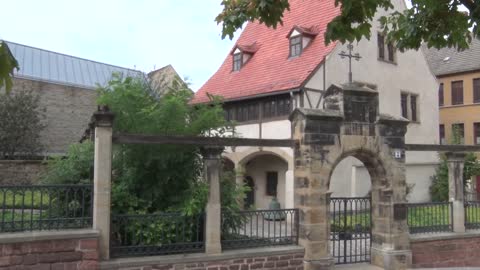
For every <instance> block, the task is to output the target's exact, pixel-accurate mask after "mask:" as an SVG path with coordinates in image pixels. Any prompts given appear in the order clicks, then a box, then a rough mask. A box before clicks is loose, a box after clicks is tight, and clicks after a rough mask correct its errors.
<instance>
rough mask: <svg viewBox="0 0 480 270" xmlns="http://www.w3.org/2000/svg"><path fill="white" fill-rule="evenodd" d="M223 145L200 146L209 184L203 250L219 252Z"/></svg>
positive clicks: (220, 248) (220, 247)
mask: <svg viewBox="0 0 480 270" xmlns="http://www.w3.org/2000/svg"><path fill="white" fill-rule="evenodd" d="M223 150H224V147H223V146H206V147H202V148H201V152H202V156H203V162H204V175H205V179H207V181H208V184H209V193H208V203H207V207H206V209H205V213H206V222H205V252H206V253H207V254H219V253H221V252H222V244H221V238H220V237H221V218H222V216H221V203H220V174H221V171H222V161H221V154H222V152H223Z"/></svg>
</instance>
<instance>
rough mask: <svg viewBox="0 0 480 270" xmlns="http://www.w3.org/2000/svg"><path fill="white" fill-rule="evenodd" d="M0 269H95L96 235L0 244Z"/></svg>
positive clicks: (96, 259)
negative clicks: (93, 236) (86, 237)
mask: <svg viewBox="0 0 480 270" xmlns="http://www.w3.org/2000/svg"><path fill="white" fill-rule="evenodd" d="M0 251H1V256H0V269H2V270H3V269H26V270H29V269H32V270H33V269H35V270H43V269H45V270H57V269H58V270H70V269H71V270H80V269H81V270H93V269H97V268H98V267H97V261H98V239H96V238H89V239H72V240H70V239H69V240H47V241H34V242H23V243H12V244H1V245H0Z"/></svg>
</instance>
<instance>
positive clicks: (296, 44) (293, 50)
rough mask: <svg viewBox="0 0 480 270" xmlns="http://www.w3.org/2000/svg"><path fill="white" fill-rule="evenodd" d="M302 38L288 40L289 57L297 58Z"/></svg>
mask: <svg viewBox="0 0 480 270" xmlns="http://www.w3.org/2000/svg"><path fill="white" fill-rule="evenodd" d="M302 49H303V46H302V36H296V37H291V38H290V57H295V56H299V55H300V54H301V53H302Z"/></svg>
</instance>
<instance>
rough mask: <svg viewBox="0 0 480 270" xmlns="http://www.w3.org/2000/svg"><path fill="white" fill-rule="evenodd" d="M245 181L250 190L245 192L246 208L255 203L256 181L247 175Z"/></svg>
mask: <svg viewBox="0 0 480 270" xmlns="http://www.w3.org/2000/svg"><path fill="white" fill-rule="evenodd" d="M244 183H245V186H247V187H248V191H247V192H246V193H245V201H244V205H245V209H249V208H250V207H252V206H253V205H254V204H255V183H254V182H253V178H252V177H250V176H247V177H245V180H244Z"/></svg>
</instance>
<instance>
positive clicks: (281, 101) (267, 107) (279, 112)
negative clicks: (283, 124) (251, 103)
mask: <svg viewBox="0 0 480 270" xmlns="http://www.w3.org/2000/svg"><path fill="white" fill-rule="evenodd" d="M290 112H291V107H290V97H289V96H279V97H272V98H270V99H267V100H265V101H264V102H263V108H262V113H263V118H272V117H278V116H285V115H289V114H290Z"/></svg>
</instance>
